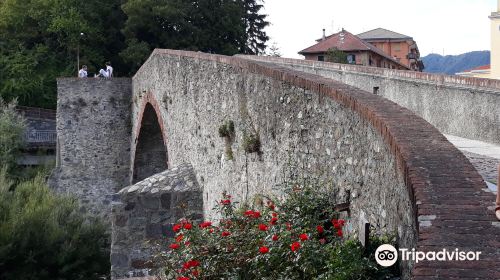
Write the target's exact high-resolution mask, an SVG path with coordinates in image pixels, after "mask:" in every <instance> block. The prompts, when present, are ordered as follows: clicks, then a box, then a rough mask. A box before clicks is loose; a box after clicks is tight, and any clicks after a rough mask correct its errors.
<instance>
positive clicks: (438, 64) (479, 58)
mask: <svg viewBox="0 0 500 280" xmlns="http://www.w3.org/2000/svg"><path fill="white" fill-rule="evenodd" d="M422 60H423V62H424V66H425V69H424V72H428V73H444V74H449V75H453V74H455V73H458V72H463V71H464V70H469V69H472V68H476V67H478V66H482V65H486V64H490V51H475V52H468V53H464V54H460V55H447V56H442V55H439V54H435V53H431V54H429V55H427V56H424V57H423V58H422Z"/></svg>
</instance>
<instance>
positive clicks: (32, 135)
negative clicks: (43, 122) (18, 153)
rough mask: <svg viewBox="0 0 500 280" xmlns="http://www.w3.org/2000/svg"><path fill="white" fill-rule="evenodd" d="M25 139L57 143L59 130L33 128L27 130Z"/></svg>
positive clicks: (34, 141)
mask: <svg viewBox="0 0 500 280" xmlns="http://www.w3.org/2000/svg"><path fill="white" fill-rule="evenodd" d="M24 137H25V140H26V142H27V143H28V144H30V143H50V144H55V143H56V139H57V132H56V131H55V130H31V131H28V132H26V134H25V136H24Z"/></svg>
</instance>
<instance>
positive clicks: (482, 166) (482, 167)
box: [462, 150, 500, 184]
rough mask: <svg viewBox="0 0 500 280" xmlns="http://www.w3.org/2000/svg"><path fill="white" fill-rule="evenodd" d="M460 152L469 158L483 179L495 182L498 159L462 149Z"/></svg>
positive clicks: (499, 160) (499, 161) (499, 162)
mask: <svg viewBox="0 0 500 280" xmlns="http://www.w3.org/2000/svg"><path fill="white" fill-rule="evenodd" d="M462 153H463V154H464V155H465V156H466V157H467V158H468V159H469V161H470V162H471V163H472V165H473V166H474V167H475V168H476V170H477V171H478V172H479V174H481V176H483V178H484V180H486V181H488V182H491V183H494V184H497V183H498V182H497V180H498V178H497V176H498V165H499V164H500V159H496V158H491V157H487V156H483V155H479V154H475V153H470V152H466V151H463V150H462Z"/></svg>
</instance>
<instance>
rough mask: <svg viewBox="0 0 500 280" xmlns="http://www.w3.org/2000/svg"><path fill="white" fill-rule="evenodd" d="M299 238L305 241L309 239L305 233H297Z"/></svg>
mask: <svg viewBox="0 0 500 280" xmlns="http://www.w3.org/2000/svg"><path fill="white" fill-rule="evenodd" d="M299 238H300V240H302V241H306V240H307V239H309V236H307V234H305V233H303V234H301V235H299Z"/></svg>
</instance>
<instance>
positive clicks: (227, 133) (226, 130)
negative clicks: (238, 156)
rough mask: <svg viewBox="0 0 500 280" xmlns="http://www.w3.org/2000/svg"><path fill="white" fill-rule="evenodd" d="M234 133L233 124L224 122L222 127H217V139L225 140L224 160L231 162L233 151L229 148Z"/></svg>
mask: <svg viewBox="0 0 500 280" xmlns="http://www.w3.org/2000/svg"><path fill="white" fill-rule="evenodd" d="M234 135H235V131H234V122H233V121H231V120H230V121H226V122H225V123H224V124H223V125H221V126H220V127H219V137H223V138H224V140H225V147H226V159H228V160H233V159H234V155H233V149H232V148H231V142H232V141H233V139H234Z"/></svg>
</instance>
